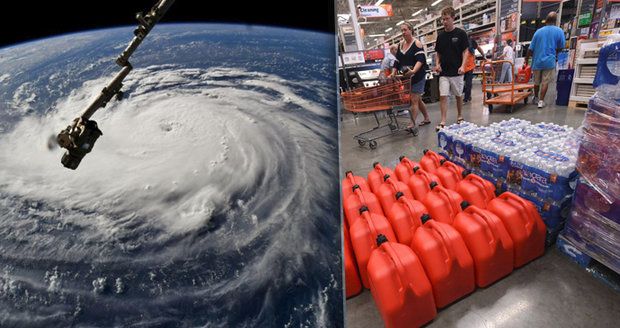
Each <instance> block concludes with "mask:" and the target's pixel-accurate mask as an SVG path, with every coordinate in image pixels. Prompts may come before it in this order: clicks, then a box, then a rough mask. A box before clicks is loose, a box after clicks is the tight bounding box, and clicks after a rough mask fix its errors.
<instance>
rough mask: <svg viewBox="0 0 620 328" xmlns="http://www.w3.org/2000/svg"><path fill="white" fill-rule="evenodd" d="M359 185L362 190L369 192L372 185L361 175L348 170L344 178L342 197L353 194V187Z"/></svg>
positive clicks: (345, 197)
mask: <svg viewBox="0 0 620 328" xmlns="http://www.w3.org/2000/svg"><path fill="white" fill-rule="evenodd" d="M354 186H357V187H358V188H360V189H361V190H362V191H365V192H369V191H371V190H370V187H369V186H368V183H366V179H364V178H363V177H360V176H356V175H353V172H351V171H347V172H346V173H345V178H344V179H342V182H341V189H342V199H347V197H349V196H350V195H351V194H353V192H354V189H353V187H354Z"/></svg>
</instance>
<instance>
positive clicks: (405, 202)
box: [398, 197, 421, 232]
mask: <svg viewBox="0 0 620 328" xmlns="http://www.w3.org/2000/svg"><path fill="white" fill-rule="evenodd" d="M398 201H399V202H401V203H402V204H403V206H404V207H405V208H406V209H407V212H409V223H411V227H412V228H413V226H414V225H415V222H413V220H414V217H413V212H414V211H413V205H412V204H411V200H410V199H407V198H405V197H400V198H399V199H398ZM420 223H421V222H420ZM412 232H413V231H412Z"/></svg>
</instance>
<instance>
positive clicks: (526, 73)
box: [517, 66, 532, 83]
mask: <svg viewBox="0 0 620 328" xmlns="http://www.w3.org/2000/svg"><path fill="white" fill-rule="evenodd" d="M531 77H532V67H531V66H525V68H524V67H521V68H519V70H518V71H517V83H528V82H530V78H531Z"/></svg>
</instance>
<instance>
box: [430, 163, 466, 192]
mask: <svg viewBox="0 0 620 328" xmlns="http://www.w3.org/2000/svg"><path fill="white" fill-rule="evenodd" d="M440 163H441V166H440V167H439V168H438V169H437V171H436V172H435V175H436V176H437V177H438V178H439V180H440V181H441V185H442V186H445V187H446V188H448V189H452V190H454V189H456V185H457V183H459V181H461V180H462V179H463V168H462V167H461V166H458V165H456V164H454V163H452V162H450V161H448V160H445V159H442V160H441V161H440Z"/></svg>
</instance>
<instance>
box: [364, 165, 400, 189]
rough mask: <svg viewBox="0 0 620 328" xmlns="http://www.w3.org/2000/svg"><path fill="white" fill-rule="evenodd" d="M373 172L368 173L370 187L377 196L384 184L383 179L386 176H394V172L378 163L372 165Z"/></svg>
mask: <svg viewBox="0 0 620 328" xmlns="http://www.w3.org/2000/svg"><path fill="white" fill-rule="evenodd" d="M372 167H373V169H372V171H370V172H368V185H369V186H370V190H372V192H374V193H375V194H376V193H377V192H378V191H379V186H381V185H382V184H383V177H385V175H386V174H387V175H389V176H394V171H392V170H391V169H389V168H387V167H383V166H382V165H381V164H379V163H378V162H375V163H374V164H372Z"/></svg>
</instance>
